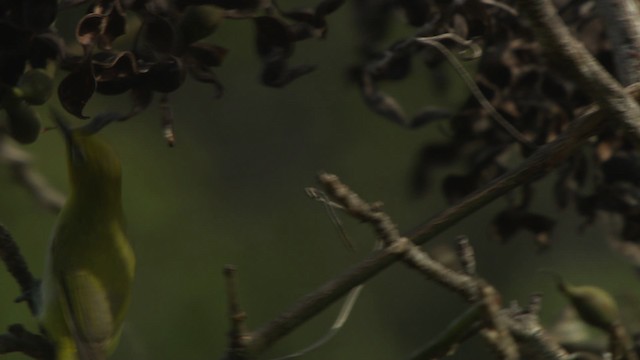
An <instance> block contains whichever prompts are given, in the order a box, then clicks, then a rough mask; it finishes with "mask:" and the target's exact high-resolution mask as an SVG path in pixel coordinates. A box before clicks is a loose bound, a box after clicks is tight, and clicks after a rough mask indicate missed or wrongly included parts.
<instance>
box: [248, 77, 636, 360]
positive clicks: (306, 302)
mask: <svg viewBox="0 0 640 360" xmlns="http://www.w3.org/2000/svg"><path fill="white" fill-rule="evenodd" d="M627 89H628V90H629V93H630V94H632V95H633V96H634V97H640V85H632V86H630V87H628V88H627ZM604 115H605V114H604V112H603V111H602V110H600V109H599V108H598V107H596V106H592V107H591V108H589V109H587V110H586V111H585V113H584V114H583V115H582V116H580V117H579V118H577V119H575V120H574V121H573V122H571V124H570V126H569V127H568V129H567V130H566V131H565V132H564V133H563V134H561V135H560V136H559V137H558V138H557V139H556V140H554V141H553V142H551V143H548V144H546V145H544V146H542V147H540V148H539V149H538V150H536V151H535V152H534V154H533V155H531V156H530V157H529V158H527V159H526V160H525V161H523V162H522V163H521V164H520V165H519V166H517V167H516V168H514V169H512V170H510V171H508V172H507V173H505V174H503V175H502V176H500V177H498V178H497V179H495V180H494V181H492V182H490V183H489V184H487V185H486V186H485V187H483V188H482V189H479V190H477V191H476V192H474V193H472V194H470V195H468V196H467V197H465V198H464V199H463V200H462V201H460V202H459V203H458V204H456V205H454V206H451V207H449V208H447V209H445V210H444V211H442V212H440V213H439V214H437V215H436V216H434V217H432V218H431V219H429V220H427V221H425V222H424V223H423V224H420V225H418V226H417V227H415V228H414V229H413V230H411V231H409V232H406V233H404V234H403V236H404V237H407V238H408V239H410V240H412V241H413V242H414V243H415V244H417V245H419V244H423V243H425V242H426V241H428V240H429V239H432V238H433V237H435V236H436V235H438V234H439V233H441V232H442V231H444V230H446V229H448V228H450V227H451V226H453V225H454V224H456V223H457V222H458V221H460V220H462V219H464V218H465V217H467V216H469V215H470V214H472V213H474V212H475V211H476V210H478V209H480V208H482V207H483V206H485V205H487V204H489V203H490V202H492V201H493V200H495V199H497V198H499V197H500V196H502V195H504V194H505V193H507V192H509V191H511V190H513V189H515V188H517V187H518V186H521V185H524V184H527V183H529V182H532V181H534V180H537V179H540V178H541V177H543V176H544V175H546V174H548V173H549V172H551V171H552V170H553V169H555V168H556V167H558V166H559V165H560V164H562V163H563V162H564V161H565V160H566V159H567V158H568V157H570V156H571V155H572V154H574V153H575V151H576V150H578V149H579V148H580V146H581V145H582V144H583V143H584V142H585V141H587V140H588V139H589V138H590V137H591V136H593V135H594V134H596V133H597V132H598V131H599V130H600V129H601V127H602V126H603V125H604V124H605V123H606V122H607V118H605V116H604ZM398 257H399V255H398V254H397V253H396V252H393V251H390V250H389V249H382V250H379V251H375V252H373V253H372V254H371V255H370V256H368V257H367V258H366V259H364V260H362V261H361V262H360V263H359V264H356V265H354V266H352V267H351V268H349V269H347V270H346V271H345V272H344V273H342V274H341V275H339V276H337V277H335V278H334V279H331V280H329V281H328V282H326V283H325V284H324V285H322V286H320V287H318V288H317V289H316V290H314V291H312V292H310V293H309V294H308V295H307V296H305V297H303V298H302V299H300V300H299V301H297V302H296V303H295V304H294V305H293V306H292V307H291V308H290V309H289V310H287V311H285V312H283V313H282V314H280V315H279V316H278V317H276V318H275V319H273V320H272V321H270V322H269V323H267V324H265V325H264V326H263V327H262V328H260V329H258V330H257V331H256V332H255V333H253V336H252V341H251V344H250V345H249V346H250V348H251V349H252V351H253V353H261V352H263V351H264V350H266V349H267V348H269V347H270V346H271V345H272V344H273V343H274V342H275V341H277V340H278V339H280V338H281V337H283V336H285V335H286V334H288V333H289V332H291V331H292V330H293V329H295V328H296V327H297V326H299V325H301V324H303V323H304V322H306V321H307V320H308V319H310V318H311V317H313V316H315V315H317V314H318V313H320V312H321V311H323V310H324V309H325V308H326V307H328V306H329V305H331V304H332V303H334V302H335V301H337V300H338V299H340V298H341V297H342V296H344V295H345V294H346V293H347V292H349V290H350V289H352V288H353V287H355V286H357V285H359V284H362V283H364V282H365V281H367V280H368V279H370V278H371V277H373V276H375V275H376V274H377V273H379V272H380V271H382V270H384V269H385V268H386V267H387V266H389V265H391V264H392V263H394V262H395V261H396V260H398Z"/></svg>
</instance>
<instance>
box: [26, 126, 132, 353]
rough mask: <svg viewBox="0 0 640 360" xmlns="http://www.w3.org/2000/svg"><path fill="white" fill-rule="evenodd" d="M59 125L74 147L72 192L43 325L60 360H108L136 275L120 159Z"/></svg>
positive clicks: (46, 285) (56, 244)
mask: <svg viewBox="0 0 640 360" xmlns="http://www.w3.org/2000/svg"><path fill="white" fill-rule="evenodd" d="M54 118H56V121H57V123H58V126H59V128H60V129H61V130H62V133H63V135H64V139H65V142H66V146H67V166H68V172H69V180H70V185H71V186H70V189H71V190H70V194H69V197H68V199H67V201H66V203H65V205H64V207H63V209H62V211H61V213H60V215H59V217H58V220H57V224H56V226H55V228H54V231H53V234H52V237H51V242H50V245H49V250H48V253H47V259H46V265H45V273H44V275H43V279H42V285H41V304H40V310H39V313H38V319H39V322H40V326H41V328H42V329H43V331H44V333H45V335H46V336H47V337H48V338H49V339H50V340H51V341H52V342H53V344H54V346H55V352H56V358H55V359H56V360H102V359H106V358H107V356H108V355H109V354H110V353H111V352H112V351H113V350H114V348H115V346H116V344H117V342H118V338H119V335H120V330H121V328H122V323H123V320H124V317H125V313H126V311H127V308H128V306H129V302H130V298H131V287H132V282H133V277H134V268H135V257H134V253H133V250H132V248H131V245H130V243H129V241H128V239H127V236H126V235H125V231H124V220H123V218H124V217H123V212H122V197H121V167H120V160H119V158H118V156H117V155H116V153H115V151H114V150H113V148H111V147H110V146H109V145H108V144H107V143H105V142H104V141H102V140H100V139H99V138H98V137H96V136H95V135H93V134H92V133H91V131H88V130H87V129H86V128H84V129H83V128H79V129H69V128H68V127H67V125H66V124H65V123H64V122H63V121H62V120H61V119H59V118H58V117H57V116H54Z"/></svg>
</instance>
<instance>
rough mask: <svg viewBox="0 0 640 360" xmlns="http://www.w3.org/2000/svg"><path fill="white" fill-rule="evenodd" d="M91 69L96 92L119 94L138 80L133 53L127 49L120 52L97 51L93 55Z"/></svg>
mask: <svg viewBox="0 0 640 360" xmlns="http://www.w3.org/2000/svg"><path fill="white" fill-rule="evenodd" d="M93 69H94V73H95V79H96V81H97V91H98V93H101V94H105V95H116V94H121V93H123V92H125V91H127V90H129V89H131V88H132V87H133V86H134V85H136V84H137V82H138V68H137V64H136V59H135V57H134V55H133V54H132V53H130V52H128V51H123V52H120V53H116V54H114V53H104V52H103V53H98V54H96V55H94V60H93Z"/></svg>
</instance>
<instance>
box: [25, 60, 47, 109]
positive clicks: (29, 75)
mask: <svg viewBox="0 0 640 360" xmlns="http://www.w3.org/2000/svg"><path fill="white" fill-rule="evenodd" d="M18 88H19V89H20V91H21V92H22V98H23V99H24V100H25V101H26V102H28V103H29V104H32V105H42V104H44V103H45V102H47V100H49V98H50V97H51V94H53V79H52V78H51V76H49V75H48V74H47V73H46V72H45V71H44V70H42V69H30V70H27V71H26V72H25V73H24V74H22V76H21V77H20V80H19V81H18Z"/></svg>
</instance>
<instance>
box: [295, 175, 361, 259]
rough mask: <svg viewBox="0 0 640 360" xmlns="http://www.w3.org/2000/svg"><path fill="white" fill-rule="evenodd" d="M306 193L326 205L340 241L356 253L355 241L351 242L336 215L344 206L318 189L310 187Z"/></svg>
mask: <svg viewBox="0 0 640 360" xmlns="http://www.w3.org/2000/svg"><path fill="white" fill-rule="evenodd" d="M305 192H306V193H307V196H309V197H310V198H312V199H314V200H316V201H319V202H321V203H322V204H324V208H325V210H326V211H327V215H328V216H329V219H331V223H332V224H333V226H334V227H335V229H336V231H338V235H339V236H340V239H341V240H342V242H343V243H344V245H345V246H346V247H347V248H348V249H349V250H350V251H351V252H355V251H356V247H355V245H353V241H351V239H350V238H349V235H348V234H347V232H346V231H345V230H344V226H343V225H342V221H341V220H340V218H339V217H338V214H336V211H335V209H336V208H338V209H340V208H342V206H341V205H339V204H336V203H334V202H332V201H331V200H329V198H328V197H327V195H326V194H325V193H323V192H322V191H320V190H318V189H316V188H312V187H308V188H306V189H305Z"/></svg>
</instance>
